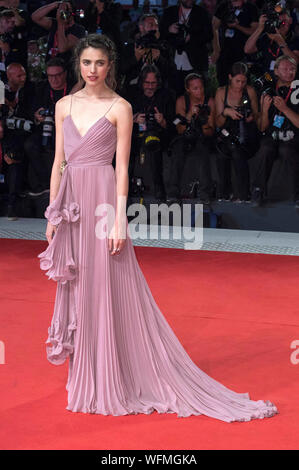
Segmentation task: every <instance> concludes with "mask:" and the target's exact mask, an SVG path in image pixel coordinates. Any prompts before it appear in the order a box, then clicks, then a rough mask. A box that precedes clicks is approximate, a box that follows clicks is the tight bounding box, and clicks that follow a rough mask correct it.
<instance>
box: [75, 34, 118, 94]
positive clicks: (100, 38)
mask: <svg viewBox="0 0 299 470" xmlns="http://www.w3.org/2000/svg"><path fill="white" fill-rule="evenodd" d="M88 47H93V48H94V49H101V50H102V51H103V52H104V54H105V55H106V56H107V57H108V60H109V64H110V69H109V71H108V74H107V77H106V84H107V85H108V86H109V88H112V90H115V89H116V86H117V82H116V78H115V74H116V60H117V53H116V47H115V45H114V43H113V42H112V41H111V39H109V38H108V37H107V36H105V35H104V34H89V35H88V36H85V37H83V38H81V39H80V40H79V42H78V43H77V44H76V46H75V48H74V53H73V57H74V68H75V73H76V77H77V79H78V81H80V80H83V79H82V76H81V73H80V57H81V54H82V52H83V51H84V50H85V49H87V48H88Z"/></svg>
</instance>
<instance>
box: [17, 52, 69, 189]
mask: <svg viewBox="0 0 299 470" xmlns="http://www.w3.org/2000/svg"><path fill="white" fill-rule="evenodd" d="M46 73H47V80H44V81H42V82H40V83H38V84H37V86H36V94H35V99H34V103H33V111H34V120H35V124H36V127H35V130H34V132H33V133H32V135H30V136H29V137H28V138H27V139H26V141H25V152H26V156H27V158H28V162H29V168H28V180H29V187H30V192H29V195H30V196H39V195H40V194H42V193H43V192H45V191H46V190H48V189H49V184H50V176H51V170H52V164H53V158H54V148H55V126H54V112H55V104H56V102H57V101H58V100H59V99H60V98H62V97H63V96H65V95H67V94H69V91H70V88H71V85H70V84H69V83H68V82H67V71H66V66H65V63H64V61H63V60H62V59H61V58H60V57H54V58H53V59H50V60H49V61H48V62H47V64H46Z"/></svg>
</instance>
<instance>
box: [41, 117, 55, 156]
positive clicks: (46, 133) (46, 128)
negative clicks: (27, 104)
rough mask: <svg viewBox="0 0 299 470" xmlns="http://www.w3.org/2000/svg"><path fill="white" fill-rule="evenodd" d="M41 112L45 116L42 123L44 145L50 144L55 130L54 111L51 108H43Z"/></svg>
mask: <svg viewBox="0 0 299 470" xmlns="http://www.w3.org/2000/svg"><path fill="white" fill-rule="evenodd" d="M39 114H40V115H41V116H44V117H45V120H44V121H43V123H42V146H43V147H46V146H47V145H49V144H50V142H51V139H52V136H53V131H54V111H53V110H52V109H51V108H47V109H41V110H40V112H39Z"/></svg>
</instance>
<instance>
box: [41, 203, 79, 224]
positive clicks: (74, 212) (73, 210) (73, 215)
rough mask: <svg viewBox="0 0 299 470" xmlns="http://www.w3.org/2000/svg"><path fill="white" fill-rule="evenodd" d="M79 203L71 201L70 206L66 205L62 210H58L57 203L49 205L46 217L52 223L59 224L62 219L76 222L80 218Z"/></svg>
mask: <svg viewBox="0 0 299 470" xmlns="http://www.w3.org/2000/svg"><path fill="white" fill-rule="evenodd" d="M79 212H80V210H79V204H77V203H76V202H71V203H70V205H69V206H66V205H64V206H63V207H62V209H61V210H57V209H56V208H55V205H53V206H52V205H51V204H50V205H49V206H48V207H47V209H46V212H45V217H46V219H48V221H49V222H50V223H51V224H52V225H58V224H60V222H61V221H62V220H64V221H65V222H68V223H70V222H76V221H77V220H78V219H79Z"/></svg>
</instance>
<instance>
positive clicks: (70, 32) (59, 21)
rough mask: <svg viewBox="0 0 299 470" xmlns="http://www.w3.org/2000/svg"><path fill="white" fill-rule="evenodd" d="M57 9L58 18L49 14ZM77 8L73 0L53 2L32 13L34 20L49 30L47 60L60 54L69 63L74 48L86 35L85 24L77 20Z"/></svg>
mask: <svg viewBox="0 0 299 470" xmlns="http://www.w3.org/2000/svg"><path fill="white" fill-rule="evenodd" d="M53 10H57V11H56V18H51V17H50V16H47V15H48V14H49V13H50V12H51V11H53ZM75 12H76V9H75V7H74V4H73V2H72V1H62V2H53V3H50V4H49V5H44V6H42V7H41V8H38V10H36V11H35V12H34V13H32V15H31V18H32V21H34V22H35V23H37V24H38V25H39V26H41V27H43V28H44V29H46V30H47V31H49V37H48V52H47V57H46V60H49V59H50V58H53V57H56V56H59V57H61V58H62V59H63V60H64V61H65V63H66V65H67V66H68V65H69V62H70V59H71V54H72V49H73V48H74V46H75V45H76V44H77V42H78V41H79V39H80V38H82V37H84V36H85V29H84V27H83V26H81V25H79V24H77V23H76V22H75V18H76V16H75Z"/></svg>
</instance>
